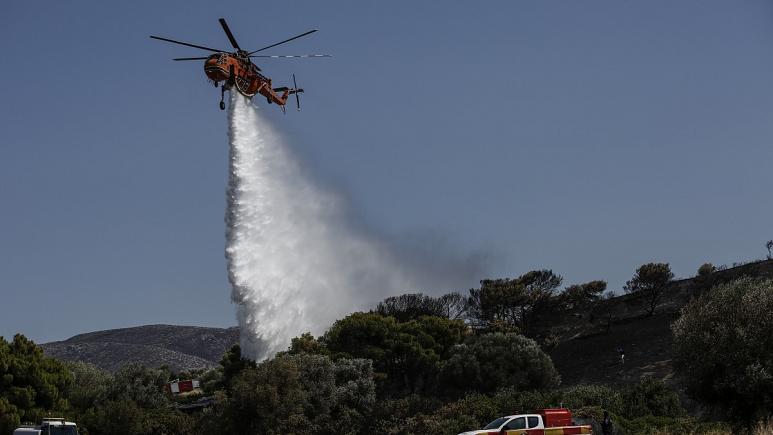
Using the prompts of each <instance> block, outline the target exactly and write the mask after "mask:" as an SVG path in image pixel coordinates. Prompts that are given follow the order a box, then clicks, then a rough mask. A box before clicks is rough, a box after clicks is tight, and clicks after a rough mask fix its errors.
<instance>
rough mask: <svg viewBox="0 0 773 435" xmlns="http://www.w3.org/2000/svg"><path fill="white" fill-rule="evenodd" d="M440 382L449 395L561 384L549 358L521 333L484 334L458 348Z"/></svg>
mask: <svg viewBox="0 0 773 435" xmlns="http://www.w3.org/2000/svg"><path fill="white" fill-rule="evenodd" d="M440 382H441V384H442V385H443V386H444V388H445V390H446V391H447V392H449V393H452V394H453V393H456V394H458V393H464V392H467V391H477V392H481V393H493V392H494V391H496V390H497V389H499V388H504V387H513V388H515V389H516V390H519V391H522V390H531V389H544V388H555V387H557V386H558V384H559V382H560V377H559V375H558V371H556V369H555V367H554V366H553V361H552V360H551V359H550V357H549V356H548V355H547V354H546V353H545V352H543V351H542V349H540V347H539V345H538V344H537V342H536V341H534V340H532V339H530V338H526V337H524V336H522V335H519V334H513V333H510V334H501V333H492V334H483V335H476V336H472V337H469V338H468V339H467V340H465V342H464V344H462V345H459V346H455V347H454V348H453V350H452V351H451V355H450V357H449V358H448V360H447V361H446V362H445V363H444V364H443V367H442V370H441V373H440Z"/></svg>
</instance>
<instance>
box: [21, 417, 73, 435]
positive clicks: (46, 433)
mask: <svg viewBox="0 0 773 435" xmlns="http://www.w3.org/2000/svg"><path fill="white" fill-rule="evenodd" d="M13 435H78V426H77V425H76V424H75V423H73V422H71V421H65V420H64V419H63V418H44V419H43V421H42V422H41V423H40V424H39V425H37V426H22V427H19V428H17V429H15V430H14V431H13Z"/></svg>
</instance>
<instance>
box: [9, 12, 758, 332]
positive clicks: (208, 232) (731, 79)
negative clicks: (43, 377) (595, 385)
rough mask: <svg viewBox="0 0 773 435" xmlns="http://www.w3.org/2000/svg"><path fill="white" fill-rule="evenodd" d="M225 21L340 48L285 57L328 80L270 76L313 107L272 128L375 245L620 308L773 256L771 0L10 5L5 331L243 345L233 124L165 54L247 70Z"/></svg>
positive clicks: (261, 38) (273, 71) (285, 65)
mask: <svg viewBox="0 0 773 435" xmlns="http://www.w3.org/2000/svg"><path fill="white" fill-rule="evenodd" d="M261 5H263V7H261ZM221 16H223V17H225V18H227V19H228V21H229V23H230V25H231V28H232V30H233V31H234V33H235V35H236V38H237V39H238V41H239V42H240V44H241V45H242V46H244V47H248V48H253V49H254V48H258V47H261V46H264V45H268V44H270V43H273V42H276V41H279V40H281V39H284V38H286V37H289V36H292V35H294V34H297V33H301V32H303V31H305V30H307V29H311V28H318V29H320V32H318V33H317V34H315V35H312V36H310V37H307V38H304V39H302V40H298V41H296V42H294V43H290V44H287V45H285V46H283V47H278V48H276V49H274V50H271V51H270V53H271V54H303V53H313V52H317V53H318V52H322V53H330V54H332V55H334V57H333V58H332V59H311V60H294V59H287V60H267V61H266V62H263V63H261V64H260V65H261V66H262V67H263V69H264V71H265V72H266V74H268V75H269V76H271V77H273V78H274V79H275V83H279V82H282V81H285V79H287V78H289V77H290V75H291V74H292V73H293V72H294V73H296V74H297V75H298V78H299V84H300V85H302V86H303V87H305V88H306V90H307V93H306V94H305V95H304V111H303V112H300V113H295V112H293V113H288V115H287V116H282V115H281V113H280V112H279V111H278V110H276V108H275V107H273V106H272V107H265V104H263V106H264V109H265V110H266V111H269V116H270V117H271V118H272V119H273V120H274V122H275V124H276V125H277V128H278V129H279V130H280V131H282V132H283V133H284V134H285V135H286V136H287V138H288V142H289V143H290V144H291V145H292V147H293V149H294V151H295V152H296V153H297V154H298V155H299V156H300V158H301V159H302V160H303V161H304V162H305V163H306V164H307V165H308V168H309V171H312V172H313V173H314V174H315V176H316V177H317V178H318V179H319V180H322V182H324V183H325V184H328V185H329V186H331V188H332V189H335V190H338V191H342V192H344V193H345V194H346V195H348V196H349V198H350V200H351V203H352V208H353V210H355V212H356V213H358V214H359V215H360V216H361V217H362V219H363V220H364V221H365V222H366V223H367V225H369V226H370V227H372V228H374V229H376V230H377V231H379V232H383V233H388V234H397V235H400V234H406V233H410V234H423V233H425V232H428V233H432V234H435V235H439V237H441V238H445V239H447V240H448V243H450V244H451V245H453V246H454V247H455V249H456V250H458V251H459V253H461V254H462V255H465V254H466V253H474V252H487V253H490V254H491V257H490V260H491V261H490V264H488V265H487V268H488V270H489V271H490V273H489V275H490V276H492V277H503V276H514V275H518V274H520V273H522V272H525V271H527V270H530V269H533V268H541V267H547V268H552V269H553V270H554V271H556V272H558V273H560V274H562V275H563V276H564V277H565V279H566V282H567V284H568V283H574V282H582V281H586V280H591V279H606V280H608V281H609V283H610V288H611V289H619V288H620V286H621V285H622V284H623V283H624V281H625V280H626V279H628V278H629V277H630V276H631V274H632V273H633V271H634V269H635V268H636V267H637V266H639V265H640V264H642V263H644V262H648V261H666V262H670V263H671V265H672V267H673V269H674V270H675V272H676V274H677V275H678V276H689V275H692V274H693V273H694V271H695V270H696V268H697V267H698V266H699V265H700V264H701V263H703V262H705V261H710V262H714V263H715V264H722V263H728V264H729V263H732V262H734V261H743V260H749V259H753V258H760V257H762V256H764V254H765V250H764V242H765V241H766V240H768V239H771V238H773V225H771V222H773V220H772V219H773V218H772V216H773V201H772V199H773V173H772V172H771V163H773V146H771V139H773V86H771V77H773V4H771V2H769V1H765V0H747V1H743V2H731V1H725V0H721V1H715V0H682V1H678V2H675V1H672V0H648V1H639V2H627V1H619V0H605V1H597V0H585V1H582V2H578V1H569V0H566V1H544V0H541V1H497V2H494V1H490V2H441V3H438V2H409V1H401V2H398V1H390V2H354V1H352V2H345V3H341V2H319V1H308V2H287V1H282V2H280V1H273V2H254V1H244V2H212V1H197V2H194V1H179V2H171V1H170V2H141V1H132V2H53V1H51V2H9V3H6V4H4V6H3V8H2V11H1V12H0V53H2V57H3V61H2V68H0V83H2V86H0V101H2V104H0V132H2V139H0V297H1V298H0V299H1V300H0V335H3V336H6V337H8V336H10V335H12V334H13V333H15V332H22V333H25V334H27V335H28V336H30V337H31V338H33V339H35V340H39V341H48V340H55V339H63V338H66V337H68V336H70V335H73V334H75V333H79V332H85V331H91V330H96V329H106V328H112V327H123V326H130V325H140V324H146V323H177V324H194V325H212V326H231V325H234V324H235V320H234V309H233V307H232V306H231V304H230V301H229V292H230V291H229V289H228V284H227V281H226V273H225V260H224V257H223V247H224V243H225V242H224V223H223V215H224V207H225V199H224V192H225V184H226V179H227V160H226V159H227V138H226V122H225V121H226V120H225V113H224V112H221V111H220V110H219V109H218V107H217V103H218V100H219V94H218V91H217V90H216V89H215V88H213V87H212V86H211V85H209V84H208V83H207V82H206V81H205V77H204V74H203V71H202V67H201V64H199V63H195V62H191V63H182V62H172V61H171V60H170V59H171V58H172V57H181V56H195V55H199V54H201V52H199V51H197V50H195V49H191V48H187V47H181V46H174V45H171V44H166V43H162V42H159V41H153V40H151V39H149V38H148V35H150V34H156V35H161V36H167V37H172V38H176V39H181V40H185V41H190V42H193V43H198V44H202V45H208V46H215V47H222V48H228V41H227V39H226V37H225V35H224V34H223V32H222V30H221V29H220V27H219V26H218V23H217V18H218V17H221ZM258 104H261V102H258ZM480 278H484V277H480ZM472 284H473V283H460V284H459V288H458V289H455V290H462V291H463V290H466V289H467V288H469V287H470V286H471V285H472ZM449 290H454V289H449Z"/></svg>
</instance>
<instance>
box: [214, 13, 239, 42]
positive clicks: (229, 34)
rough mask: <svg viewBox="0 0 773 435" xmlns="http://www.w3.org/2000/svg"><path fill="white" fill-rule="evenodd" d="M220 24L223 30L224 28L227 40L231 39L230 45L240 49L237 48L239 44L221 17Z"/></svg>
mask: <svg viewBox="0 0 773 435" xmlns="http://www.w3.org/2000/svg"><path fill="white" fill-rule="evenodd" d="M219 21H220V25H221V26H223V30H225V34H226V36H228V40H229V41H231V45H233V47H234V48H235V49H237V50H241V48H239V44H238V43H237V42H236V38H234V35H233V33H231V29H229V28H228V24H227V23H226V22H225V18H221V19H220V20H219Z"/></svg>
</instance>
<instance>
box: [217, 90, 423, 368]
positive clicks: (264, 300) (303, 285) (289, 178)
mask: <svg viewBox="0 0 773 435" xmlns="http://www.w3.org/2000/svg"><path fill="white" fill-rule="evenodd" d="M230 103H231V104H230V108H229V112H228V116H229V141H230V156H229V157H230V175H229V182H228V208H227V211H226V225H227V227H226V239H227V240H226V258H227V260H228V278H229V281H230V283H231V286H232V296H231V297H232V300H233V302H234V303H235V304H236V305H237V318H238V321H239V326H240V328H241V340H240V341H241V346H242V353H243V355H244V356H245V357H249V358H252V359H256V360H260V359H263V358H267V357H271V356H273V355H274V354H275V353H276V352H278V351H280V350H284V349H286V348H287V346H288V345H289V342H290V339H291V338H292V337H295V336H297V335H300V334H302V333H304V332H311V333H312V334H315V335H318V334H320V333H322V332H324V329H325V328H327V327H329V326H330V325H331V324H332V322H333V321H334V320H336V319H337V318H340V317H342V316H343V315H345V314H346V313H348V312H350V311H352V310H354V309H361V308H365V307H367V306H368V305H370V304H372V303H373V302H374V300H378V299H379V298H380V297H382V296H384V295H391V294H396V293H400V292H405V291H408V290H411V289H416V288H417V287H416V282H415V281H414V280H413V279H412V278H410V275H411V273H408V272H406V271H405V269H404V268H403V267H400V266H399V265H398V264H397V262H396V260H395V258H394V257H395V256H394V255H393V254H392V249H391V248H390V247H388V246H387V245H386V244H385V243H383V242H380V241H379V240H377V239H376V238H375V237H372V236H370V235H367V234H364V233H363V232H361V231H357V230H355V229H354V228H352V227H351V226H350V225H348V223H347V222H348V219H347V217H346V215H345V212H344V211H343V208H344V207H343V203H342V201H341V199H340V198H339V197H337V196H336V195H334V194H333V193H331V192H329V191H325V190H324V189H321V188H319V187H317V185H316V184H315V183H313V182H312V180H310V178H309V177H308V176H306V175H305V174H304V172H303V171H302V169H301V167H300V165H299V164H298V162H297V160H296V159H295V158H294V157H293V156H292V155H291V153H290V152H289V150H288V149H287V148H286V146H285V145H284V144H283V142H282V139H281V138H280V137H279V136H278V135H277V134H276V132H275V131H274V130H273V129H272V128H271V126H270V125H269V124H268V122H266V120H264V119H263V118H262V117H261V115H260V114H259V112H258V109H256V108H255V107H254V106H252V104H251V103H250V101H249V100H248V99H246V98H245V97H243V96H242V95H240V94H239V93H238V92H233V93H232V95H231V100H230Z"/></svg>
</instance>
